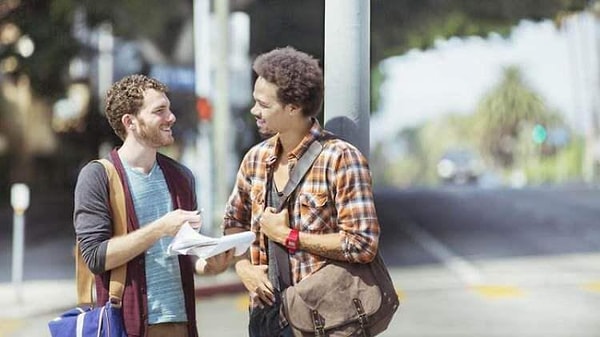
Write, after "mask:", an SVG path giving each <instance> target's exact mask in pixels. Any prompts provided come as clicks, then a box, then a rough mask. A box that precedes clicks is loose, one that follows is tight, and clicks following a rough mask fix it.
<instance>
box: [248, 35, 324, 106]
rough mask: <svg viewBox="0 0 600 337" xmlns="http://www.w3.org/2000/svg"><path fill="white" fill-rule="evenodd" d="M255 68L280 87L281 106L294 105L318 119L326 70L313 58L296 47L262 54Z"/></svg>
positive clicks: (259, 73)
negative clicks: (324, 71)
mask: <svg viewBox="0 0 600 337" xmlns="http://www.w3.org/2000/svg"><path fill="white" fill-rule="evenodd" d="M252 69H254V71H255V72H256V74H258V76H260V77H262V78H264V79H265V80H267V82H270V83H273V84H275V85H276V86H277V88H278V89H277V98H278V99H279V101H280V102H281V103H283V104H284V105H285V104H295V105H298V106H299V107H300V108H301V109H302V113H303V114H304V116H312V117H315V116H316V115H317V114H318V113H319V111H320V110H321V106H322V104H323V71H322V70H321V68H320V67H319V62H318V61H317V59H315V58H314V57H312V56H310V55H308V54H306V53H304V52H301V51H298V50H296V49H294V48H293V47H289V46H288V47H285V48H277V49H274V50H272V51H270V52H267V53H264V54H261V55H259V56H258V57H257V58H256V60H254V64H253V65H252Z"/></svg>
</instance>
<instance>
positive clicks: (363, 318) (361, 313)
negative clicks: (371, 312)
mask: <svg viewBox="0 0 600 337" xmlns="http://www.w3.org/2000/svg"><path fill="white" fill-rule="evenodd" d="M352 303H354V309H355V310H356V313H357V314H358V324H360V329H361V330H362V333H363V336H365V337H368V336H369V333H368V331H367V324H368V323H369V318H368V317H367V314H366V313H365V309H364V308H363V306H362V303H361V302H360V300H359V299H358V298H354V299H352Z"/></svg>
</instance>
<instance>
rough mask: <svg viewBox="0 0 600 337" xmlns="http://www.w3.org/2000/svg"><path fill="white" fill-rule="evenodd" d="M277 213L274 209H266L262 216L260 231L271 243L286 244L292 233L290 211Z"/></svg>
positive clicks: (284, 210)
mask: <svg viewBox="0 0 600 337" xmlns="http://www.w3.org/2000/svg"><path fill="white" fill-rule="evenodd" d="M275 211H276V209H275V208H273V207H267V208H265V211H264V212H263V213H262V215H261V216H260V231H261V232H262V233H263V234H264V235H266V236H267V237H268V238H269V239H270V240H271V241H275V242H279V243H281V244H285V239H286V238H287V236H288V234H289V233H290V225H289V222H290V219H289V215H288V210H287V209H285V208H284V209H283V210H282V211H281V212H279V213H275Z"/></svg>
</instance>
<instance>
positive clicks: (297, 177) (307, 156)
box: [265, 140, 323, 291]
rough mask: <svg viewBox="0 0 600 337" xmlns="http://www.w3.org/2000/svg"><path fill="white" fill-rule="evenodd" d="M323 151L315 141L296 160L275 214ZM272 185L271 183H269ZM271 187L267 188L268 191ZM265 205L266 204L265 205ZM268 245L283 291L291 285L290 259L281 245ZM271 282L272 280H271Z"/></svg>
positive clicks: (280, 287) (269, 242)
mask: <svg viewBox="0 0 600 337" xmlns="http://www.w3.org/2000/svg"><path fill="white" fill-rule="evenodd" d="M322 150H323V145H322V144H321V142H320V141H318V140H315V141H314V142H313V143H312V144H311V145H310V147H309V148H308V150H306V152H305V153H304V154H303V155H302V157H300V159H299V160H298V162H297V163H296V166H294V169H293V170H292V172H291V173H290V178H289V180H288V182H287V184H286V185H285V187H284V188H283V196H282V197H281V198H280V204H279V207H277V212H280V211H281V210H283V209H284V208H285V207H287V203H288V201H289V198H290V196H291V195H292V193H293V192H294V190H295V189H296V187H298V184H299V183H300V181H301V180H302V178H303V177H304V176H305V175H306V173H307V172H308V170H309V169H310V168H311V166H312V165H313V163H314V162H315V160H316V159H317V157H318V156H319V154H320V153H321V151H322ZM269 179H270V180H272V179H273V176H272V175H271V177H269ZM271 184H272V182H271ZM270 188H271V187H269V189H270ZM269 193H271V191H270V190H269V191H267V195H268V194H269ZM265 204H266V203H265ZM268 245H269V252H271V253H270V254H269V255H270V256H269V257H270V258H269V261H271V260H272V257H274V258H275V259H274V260H275V261H272V262H270V263H269V265H270V266H269V267H271V265H272V264H273V263H276V270H277V271H279V273H278V274H279V281H280V284H279V290H282V291H283V290H284V289H285V288H287V287H289V286H290V285H291V284H292V283H291V269H290V259H289V254H288V251H287V249H286V248H285V247H283V246H282V245H280V244H278V243H276V242H273V241H271V240H268ZM273 269H274V268H269V270H271V271H272V272H273V271H274V270H273ZM271 281H273V280H271Z"/></svg>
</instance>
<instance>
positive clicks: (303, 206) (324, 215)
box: [298, 193, 331, 233]
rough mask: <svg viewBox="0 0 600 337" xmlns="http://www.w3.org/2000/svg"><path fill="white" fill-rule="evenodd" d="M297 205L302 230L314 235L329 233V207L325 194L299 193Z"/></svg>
mask: <svg viewBox="0 0 600 337" xmlns="http://www.w3.org/2000/svg"><path fill="white" fill-rule="evenodd" d="M298 204H299V205H298V206H299V208H300V224H301V228H302V230H305V231H309V232H315V233H324V232H330V231H331V230H330V229H329V228H330V227H331V226H330V222H331V207H330V205H329V198H328V195H327V194H326V193H300V194H299V195H298Z"/></svg>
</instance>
